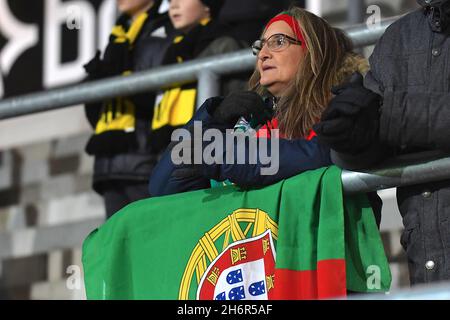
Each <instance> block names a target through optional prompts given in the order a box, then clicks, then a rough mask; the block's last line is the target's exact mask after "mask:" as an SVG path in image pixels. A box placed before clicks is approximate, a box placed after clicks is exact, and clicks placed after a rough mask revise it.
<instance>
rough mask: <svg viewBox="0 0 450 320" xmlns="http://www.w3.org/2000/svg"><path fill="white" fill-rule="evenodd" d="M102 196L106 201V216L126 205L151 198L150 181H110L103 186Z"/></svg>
mask: <svg viewBox="0 0 450 320" xmlns="http://www.w3.org/2000/svg"><path fill="white" fill-rule="evenodd" d="M102 196H103V200H104V202H105V208H106V218H107V219H109V218H110V217H111V216H112V215H113V214H114V213H116V212H117V211H119V210H120V209H122V208H123V207H125V206H126V205H128V204H130V203H132V202H134V201H138V200H142V199H146V198H149V197H150V195H149V193H148V182H134V181H133V182H130V181H120V180H116V181H110V182H108V183H105V184H104V185H103V187H102Z"/></svg>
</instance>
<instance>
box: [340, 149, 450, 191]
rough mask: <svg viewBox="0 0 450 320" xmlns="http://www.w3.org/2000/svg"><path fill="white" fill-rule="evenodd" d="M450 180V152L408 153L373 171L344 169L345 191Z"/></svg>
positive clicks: (343, 181) (382, 164) (373, 189)
mask: <svg viewBox="0 0 450 320" xmlns="http://www.w3.org/2000/svg"><path fill="white" fill-rule="evenodd" d="M446 179H450V154H449V153H445V152H442V151H431V152H424V153H416V154H409V155H405V156H403V157H398V158H395V159H392V160H389V161H387V162H384V163H381V164H380V165H379V166H378V167H377V168H373V169H370V170H359V171H347V170H344V171H343V172H342V186H343V189H344V193H345V194H355V193H360V192H369V191H376V190H382V189H388V188H394V187H401V186H408V185H413V184H421V183H427V182H434V181H441V180H446Z"/></svg>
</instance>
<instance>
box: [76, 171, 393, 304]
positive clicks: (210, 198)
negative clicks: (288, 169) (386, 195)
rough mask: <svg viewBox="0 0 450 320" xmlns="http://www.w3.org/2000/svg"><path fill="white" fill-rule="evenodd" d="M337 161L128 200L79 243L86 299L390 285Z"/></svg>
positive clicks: (319, 295)
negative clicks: (275, 177)
mask: <svg viewBox="0 0 450 320" xmlns="http://www.w3.org/2000/svg"><path fill="white" fill-rule="evenodd" d="M340 177H341V170H340V169H338V168H337V167H335V166H331V167H328V168H321V169H317V170H314V171H308V172H305V173H303V174H300V175H298V176H295V177H292V178H290V179H287V180H284V181H281V182H279V183H277V184H274V185H271V186H268V187H265V188H261V189H257V190H251V191H242V190H240V189H239V188H238V187H236V186H226V187H223V188H213V189H207V190H201V191H195V192H187V193H183V194H177V195H171V196H166V197H159V198H150V199H147V200H142V201H138V202H135V203H132V204H130V205H129V206H127V207H125V208H124V209H122V210H121V211H119V212H117V213H116V214H115V215H114V216H113V217H112V218H111V219H110V220H108V221H107V222H106V223H105V224H104V225H102V226H101V227H100V228H98V229H96V230H95V231H94V232H92V233H91V234H90V235H89V236H88V238H87V239H86V240H85V242H84V244H83V267H84V280H85V287H86V294H87V297H88V299H216V300H241V299H254V300H263V299H326V298H333V297H342V296H345V295H346V293H347V291H353V292H384V291H388V290H389V287H390V282H391V274H390V270H389V265H388V262H387V259H386V255H385V252H384V249H383V245H382V242H381V238H380V234H379V232H378V229H377V226H376V223H375V219H374V216H373V212H372V209H371V207H370V205H369V203H368V201H367V198H366V196H365V195H356V196H351V197H350V196H347V197H345V198H344V197H343V194H342V185H341V178H340Z"/></svg>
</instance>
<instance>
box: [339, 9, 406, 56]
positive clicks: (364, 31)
mask: <svg viewBox="0 0 450 320" xmlns="http://www.w3.org/2000/svg"><path fill="white" fill-rule="evenodd" d="M400 17H401V16H395V17H392V18H388V19H383V20H381V21H380V23H377V24H373V25H367V24H360V25H357V26H353V27H349V28H346V29H344V30H345V32H346V33H347V35H348V36H349V37H350V39H351V40H352V42H353V46H354V47H355V48H361V47H366V46H370V45H373V44H376V42H377V41H378V39H380V38H381V36H382V35H383V33H384V32H385V31H386V29H387V27H389V26H390V25H391V24H392V23H393V22H395V21H397V20H398V19H399V18H400Z"/></svg>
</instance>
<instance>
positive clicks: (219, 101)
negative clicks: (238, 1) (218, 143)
mask: <svg viewBox="0 0 450 320" xmlns="http://www.w3.org/2000/svg"><path fill="white" fill-rule="evenodd" d="M252 49H253V53H254V54H255V55H256V56H257V62H256V68H255V71H254V73H253V75H252V77H251V79H250V82H249V87H250V88H251V90H250V91H245V92H238V93H234V94H230V95H229V96H227V97H225V98H223V97H216V98H211V99H208V100H207V101H206V102H205V103H204V105H203V106H202V107H201V108H200V109H199V111H198V112H197V114H196V115H195V117H194V118H193V120H192V121H191V122H190V123H189V124H188V125H187V128H190V129H191V130H192V128H193V123H194V122H193V121H195V120H197V121H202V128H203V130H206V129H209V128H217V129H220V130H222V132H224V133H223V134H224V139H223V141H226V140H227V139H226V136H227V135H229V134H230V133H229V132H228V133H226V132H225V130H226V129H232V128H233V127H234V126H235V124H236V123H237V122H238V121H239V120H240V121H242V120H243V119H246V120H247V121H248V122H249V123H250V124H251V125H252V127H253V128H254V130H255V131H256V136H257V137H258V138H259V139H266V140H267V141H266V142H267V150H271V147H270V144H271V143H272V139H267V138H270V137H271V134H272V133H273V132H274V131H272V130H270V129H279V137H276V138H279V139H278V142H279V169H278V172H276V173H275V174H272V175H261V170H260V169H261V168H263V167H264V166H265V165H267V163H266V164H265V163H264V161H263V159H260V158H259V152H256V154H257V155H258V156H257V159H256V163H255V162H252V161H249V160H250V159H249V158H250V156H249V152H248V150H249V148H248V139H247V141H246V143H247V145H246V148H245V149H246V150H244V153H245V160H246V161H245V163H244V164H236V163H237V161H234V162H232V163H230V162H228V163H227V161H226V160H229V158H227V151H226V149H227V148H226V147H224V148H223V150H224V153H223V155H222V154H221V155H219V158H220V159H221V160H223V161H217V162H216V163H213V164H206V163H201V164H195V165H192V164H187V165H186V164H182V165H175V164H174V163H173V162H172V158H171V151H172V150H170V148H169V149H168V150H166V153H165V154H164V156H163V157H162V159H161V160H160V162H159V163H158V165H157V167H156V168H155V170H154V172H153V175H152V177H151V179H150V193H151V195H152V196H160V195H166V194H172V193H178V192H184V191H190V190H198V189H204V188H209V187H210V186H211V184H210V181H211V180H216V181H226V180H227V181H230V182H232V183H235V184H237V185H239V186H241V187H263V186H266V185H269V184H273V183H275V182H278V181H280V180H283V179H286V178H289V177H292V176H294V175H297V174H299V173H301V172H303V171H306V170H313V169H317V168H320V167H323V166H328V165H331V164H332V162H331V160H330V150H329V148H328V147H326V146H324V145H322V144H320V143H319V141H318V140H317V138H316V137H315V132H314V131H313V130H312V126H313V125H314V124H315V123H317V122H318V121H319V120H320V118H321V115H322V112H323V111H324V110H325V108H326V107H327V104H328V102H329V101H330V99H331V98H332V92H331V89H332V88H333V87H335V86H337V85H340V84H342V83H346V82H347V81H349V79H350V78H351V76H352V74H353V73H355V72H361V73H365V72H366V71H367V70H368V63H367V61H366V60H365V59H364V58H363V57H361V56H359V55H357V54H355V53H354V52H353V51H352V49H351V43H350V41H349V39H348V38H347V37H346V36H345V34H344V33H343V32H342V31H340V30H337V29H334V28H333V27H331V26H330V25H329V24H328V23H327V22H326V21H325V20H324V19H322V18H320V17H318V16H316V15H314V14H312V13H310V12H308V11H306V10H303V9H301V8H298V7H293V8H291V9H290V10H288V11H285V12H282V13H280V14H278V15H277V16H275V17H274V18H273V19H271V20H270V21H269V23H268V24H267V25H266V27H265V29H264V31H263V33H262V36H261V38H260V39H258V40H257V41H255V43H254V44H253V45H252ZM272 138H273V137H272ZM234 147H235V150H232V151H233V154H234V157H235V158H236V157H237V155H238V154H239V150H237V149H236V148H237V144H236V145H235V146H234ZM203 149H204V148H203ZM191 150H194V148H192V149H191ZM241 151H242V150H241ZM228 156H229V155H228ZM215 157H217V154H216V155H215ZM192 158H193V157H192ZM235 160H236V159H235Z"/></svg>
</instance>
